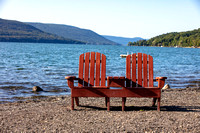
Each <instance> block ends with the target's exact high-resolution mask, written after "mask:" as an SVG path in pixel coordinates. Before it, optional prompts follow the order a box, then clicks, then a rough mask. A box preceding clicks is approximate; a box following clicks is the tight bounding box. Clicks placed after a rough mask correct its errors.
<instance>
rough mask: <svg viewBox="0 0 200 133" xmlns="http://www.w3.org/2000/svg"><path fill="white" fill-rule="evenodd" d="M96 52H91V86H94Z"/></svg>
mask: <svg viewBox="0 0 200 133" xmlns="http://www.w3.org/2000/svg"><path fill="white" fill-rule="evenodd" d="M94 70H95V52H91V59H90V86H94Z"/></svg>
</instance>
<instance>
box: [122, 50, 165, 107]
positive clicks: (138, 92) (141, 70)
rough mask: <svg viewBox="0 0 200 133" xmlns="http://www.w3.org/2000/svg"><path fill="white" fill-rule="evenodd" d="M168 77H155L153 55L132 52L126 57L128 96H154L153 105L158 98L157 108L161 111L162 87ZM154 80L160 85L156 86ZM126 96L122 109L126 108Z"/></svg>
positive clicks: (126, 88) (123, 99)
mask: <svg viewBox="0 0 200 133" xmlns="http://www.w3.org/2000/svg"><path fill="white" fill-rule="evenodd" d="M165 79H167V77H156V79H153V57H152V56H150V55H147V54H144V53H138V54H132V55H128V56H127V57H126V87H125V88H124V90H128V92H129V94H128V95H127V97H149V98H153V103H152V105H153V106H154V105H155V103H156V99H158V103H157V110H158V111H160V99H161V89H162V87H163V86H164V84H165ZM154 81H157V82H158V86H157V87H154V83H153V82H154ZM125 102H126V97H123V98H122V110H124V108H125Z"/></svg>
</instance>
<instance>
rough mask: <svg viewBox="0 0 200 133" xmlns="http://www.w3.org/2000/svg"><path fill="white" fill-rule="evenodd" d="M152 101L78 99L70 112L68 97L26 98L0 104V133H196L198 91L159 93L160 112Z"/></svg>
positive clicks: (199, 119)
mask: <svg viewBox="0 0 200 133" xmlns="http://www.w3.org/2000/svg"><path fill="white" fill-rule="evenodd" d="M151 102H152V98H151V99H150V98H127V102H126V108H125V110H126V111H121V98H111V111H107V110H106V107H105V101H104V98H80V104H81V106H79V107H77V106H75V110H73V111H71V110H70V103H71V98H70V95H64V96H46V97H29V98H24V99H22V100H21V101H16V102H12V103H1V104H0V132H2V133H3V132H193V133H199V132H200V88H185V89H168V90H165V91H164V92H162V98H161V111H160V112H158V111H157V110H156V107H151Z"/></svg>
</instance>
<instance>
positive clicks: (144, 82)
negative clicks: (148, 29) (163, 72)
mask: <svg viewBox="0 0 200 133" xmlns="http://www.w3.org/2000/svg"><path fill="white" fill-rule="evenodd" d="M147 70H148V68H147V55H146V54H143V87H148V77H147Z"/></svg>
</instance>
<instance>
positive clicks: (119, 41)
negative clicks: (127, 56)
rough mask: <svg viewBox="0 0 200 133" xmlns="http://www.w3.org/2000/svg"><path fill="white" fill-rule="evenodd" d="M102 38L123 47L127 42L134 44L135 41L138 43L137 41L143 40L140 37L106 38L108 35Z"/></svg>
mask: <svg viewBox="0 0 200 133" xmlns="http://www.w3.org/2000/svg"><path fill="white" fill-rule="evenodd" d="M102 36H103V37H105V38H107V39H109V40H111V41H113V42H117V43H120V44H122V45H124V46H127V44H128V43H129V42H136V41H139V40H144V39H143V38H141V37H133V38H128V37H118V36H108V35H102Z"/></svg>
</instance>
